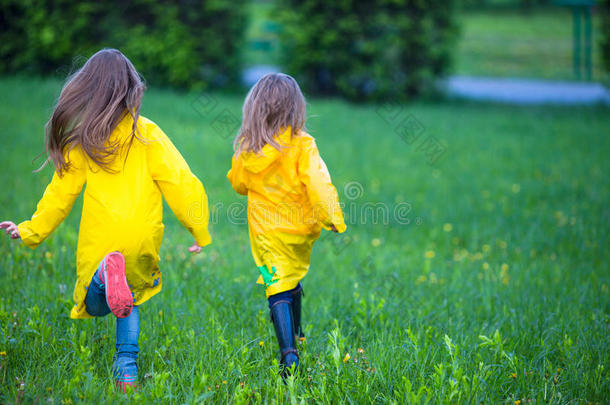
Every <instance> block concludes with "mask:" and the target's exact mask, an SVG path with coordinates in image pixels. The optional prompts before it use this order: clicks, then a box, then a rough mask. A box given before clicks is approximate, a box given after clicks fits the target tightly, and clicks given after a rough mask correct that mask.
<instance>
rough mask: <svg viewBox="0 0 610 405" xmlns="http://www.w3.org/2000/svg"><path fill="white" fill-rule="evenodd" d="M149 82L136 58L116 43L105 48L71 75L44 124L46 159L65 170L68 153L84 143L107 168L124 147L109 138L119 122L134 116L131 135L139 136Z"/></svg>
mask: <svg viewBox="0 0 610 405" xmlns="http://www.w3.org/2000/svg"><path fill="white" fill-rule="evenodd" d="M145 88H146V86H145V84H144V82H143V81H142V78H141V77H140V75H139V74H138V72H137V71H136V69H135V68H134V66H133V64H132V63H131V62H130V61H129V59H127V57H125V55H123V54H122V53H121V52H120V51H118V50H116V49H102V50H101V51H99V52H97V53H96V54H95V55H93V56H92V57H91V58H89V60H88V61H87V62H86V63H85V65H84V66H83V67H82V68H80V69H79V70H78V71H76V72H75V73H74V74H73V75H72V76H70V77H69V78H68V80H67V82H66V84H65V86H64V88H63V89H62V91H61V94H60V96H59V100H58V101H57V105H56V106H55V110H54V111H53V114H52V115H51V118H50V119H49V121H48V122H47V125H46V127H45V150H46V152H47V156H48V157H47V160H46V161H45V162H44V164H43V165H42V167H44V166H45V165H46V164H47V163H48V162H49V161H52V162H53V165H54V166H55V170H56V171H57V173H58V174H59V175H60V176H61V175H62V173H63V172H64V171H66V170H68V169H69V167H70V162H67V161H66V158H65V154H66V153H67V152H68V151H69V150H70V149H73V148H74V147H76V146H79V147H80V148H81V149H82V150H83V152H84V153H85V154H86V155H87V156H88V157H89V159H90V160H92V161H93V162H95V163H96V164H97V165H98V166H99V167H101V168H102V169H104V170H109V165H110V164H111V163H112V161H113V160H114V157H115V156H114V155H115V153H116V152H117V149H118V148H119V147H120V145H119V143H118V142H114V143H112V144H109V143H108V139H109V138H110V134H111V133H112V131H113V130H114V129H115V128H116V126H117V125H118V123H119V122H120V121H121V119H123V118H124V117H125V115H126V114H130V115H131V117H132V118H133V127H132V130H131V141H133V138H134V137H136V136H137V135H136V130H137V126H136V124H137V121H138V117H139V116H140V105H141V102H142V94H143V93H144V90H145ZM42 167H41V168H42Z"/></svg>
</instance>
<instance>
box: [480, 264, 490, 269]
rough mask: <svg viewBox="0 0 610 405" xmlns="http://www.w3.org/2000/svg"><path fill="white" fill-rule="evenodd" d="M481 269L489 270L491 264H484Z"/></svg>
mask: <svg viewBox="0 0 610 405" xmlns="http://www.w3.org/2000/svg"><path fill="white" fill-rule="evenodd" d="M481 267H483V270H489V263H487V262H484V263H483V265H482V266H481Z"/></svg>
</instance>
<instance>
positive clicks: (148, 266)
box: [19, 114, 211, 318]
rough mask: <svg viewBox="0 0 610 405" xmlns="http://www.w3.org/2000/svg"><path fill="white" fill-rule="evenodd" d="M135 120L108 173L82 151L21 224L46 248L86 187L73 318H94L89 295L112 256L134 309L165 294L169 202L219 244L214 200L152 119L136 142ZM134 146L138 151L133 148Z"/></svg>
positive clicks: (198, 236)
mask: <svg viewBox="0 0 610 405" xmlns="http://www.w3.org/2000/svg"><path fill="white" fill-rule="evenodd" d="M132 126H133V119H132V118H131V116H130V115H129V114H128V115H127V116H126V117H125V118H123V119H122V120H121V122H120V123H119V124H118V125H117V127H116V129H115V130H114V131H113V132H112V134H111V136H110V140H109V142H110V143H113V142H117V141H118V142H119V143H120V145H121V147H120V152H118V156H116V158H115V160H114V162H113V163H112V164H111V165H110V169H111V170H112V171H113V172H108V171H105V170H102V169H101V168H100V167H99V166H97V165H96V164H95V163H93V162H91V161H90V160H89V159H88V158H87V157H86V154H84V153H83V151H82V150H81V149H80V148H78V147H76V148H74V149H72V150H71V151H70V152H68V154H67V161H68V162H69V163H70V168H69V169H68V170H67V171H65V172H64V173H63V175H62V176H61V177H60V176H58V175H57V173H55V174H54V175H53V180H52V181H51V184H49V186H48V187H47V189H46V191H45V192H44V195H43V197H42V199H41V200H40V202H39V203H38V207H37V209H36V212H35V213H34V215H33V216H32V219H31V220H29V221H25V222H22V223H21V224H19V233H20V234H21V239H22V240H23V242H24V243H25V244H26V245H28V246H29V247H31V248H35V247H37V246H38V245H40V244H41V243H42V242H43V241H44V240H45V239H46V237H47V236H49V234H50V233H51V232H53V230H54V229H55V228H56V227H57V226H58V225H59V224H60V223H61V222H62V221H63V220H64V218H65V217H66V216H67V215H68V213H69V212H70V210H71V208H72V205H73V204H74V201H75V200H76V198H77V197H78V195H79V194H80V192H81V189H82V187H83V185H84V184H85V183H87V187H86V189H85V193H84V200H83V213H82V217H81V223H80V230H79V236H78V249H77V257H76V262H77V263H76V274H77V281H76V286H75V288H74V301H75V303H76V304H75V305H74V307H73V308H72V312H71V314H70V316H71V317H72V318H90V317H91V316H90V315H89V314H88V313H87V311H86V310H85V303H84V301H85V296H86V294H87V288H88V286H89V283H90V282H91V278H92V277H93V274H94V273H95V271H96V270H97V267H98V265H99V263H100V261H101V260H102V259H103V258H104V256H106V255H107V254H108V253H110V252H112V251H119V252H121V253H122V254H123V255H124V256H125V272H126V275H127V281H128V283H129V285H130V288H131V291H132V292H133V294H134V304H135V305H140V304H142V303H143V302H145V301H147V300H148V299H149V298H150V297H152V296H153V295H155V294H156V293H158V292H159V291H161V285H162V283H161V271H160V270H159V266H158V262H159V249H160V248H161V240H162V238H163V223H162V217H163V203H162V197H161V194H163V196H164V197H165V199H166V201H167V203H168V204H169V206H170V208H171V209H172V211H173V212H174V213H175V214H176V216H177V217H178V219H179V220H180V222H181V223H182V224H183V225H184V226H185V227H186V228H187V229H188V230H189V232H190V233H191V234H192V235H193V236H194V237H195V241H196V242H197V244H198V245H200V246H205V245H207V244H209V243H210V242H211V238H210V234H209V233H208V217H209V213H208V202H207V196H206V194H205V190H204V188H203V185H202V184H201V182H200V181H199V180H198V179H197V177H195V175H193V173H191V170H190V169H189V167H188V165H187V163H186V162H185V161H184V159H183V158H182V156H181V155H180V153H179V152H178V150H177V149H176V148H175V147H174V145H173V144H172V142H171V141H170V140H169V138H168V137H167V136H166V135H165V134H164V133H163V131H161V129H160V128H159V127H158V126H157V125H156V124H155V123H153V122H152V121H150V120H148V119H146V118H143V117H140V119H139V120H138V130H139V132H138V137H139V138H140V139H141V140H138V139H133V142H130V141H129V140H130V133H131V129H132ZM130 144H131V146H129V145H130Z"/></svg>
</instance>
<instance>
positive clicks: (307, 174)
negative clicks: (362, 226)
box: [298, 139, 347, 233]
mask: <svg viewBox="0 0 610 405" xmlns="http://www.w3.org/2000/svg"><path fill="white" fill-rule="evenodd" d="M298 174H299V179H300V180H301V182H303V184H305V187H306V188H307V196H308V197H309V201H310V203H311V206H312V207H313V209H314V212H315V214H316V216H317V217H318V220H319V221H320V223H321V225H322V227H323V228H324V229H326V230H331V227H330V226H331V225H334V226H335V228H336V229H337V231H338V232H339V233H342V232H345V229H346V228H347V227H346V225H345V221H344V220H343V212H341V206H340V205H339V196H338V195H337V190H336V189H335V186H333V184H332V182H331V179H330V174H329V173H328V168H327V167H326V164H325V163H324V161H323V160H322V157H321V156H320V152H318V147H317V146H316V142H315V141H314V140H313V139H311V140H307V141H305V142H304V143H303V148H302V150H301V154H300V156H299V161H298Z"/></svg>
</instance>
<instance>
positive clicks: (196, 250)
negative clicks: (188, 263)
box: [189, 242, 203, 254]
mask: <svg viewBox="0 0 610 405" xmlns="http://www.w3.org/2000/svg"><path fill="white" fill-rule="evenodd" d="M201 249H203V248H202V247H201V246H199V245H198V244H197V242H195V243H193V246H191V247H190V248H189V252H191V253H194V254H197V253H201Z"/></svg>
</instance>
